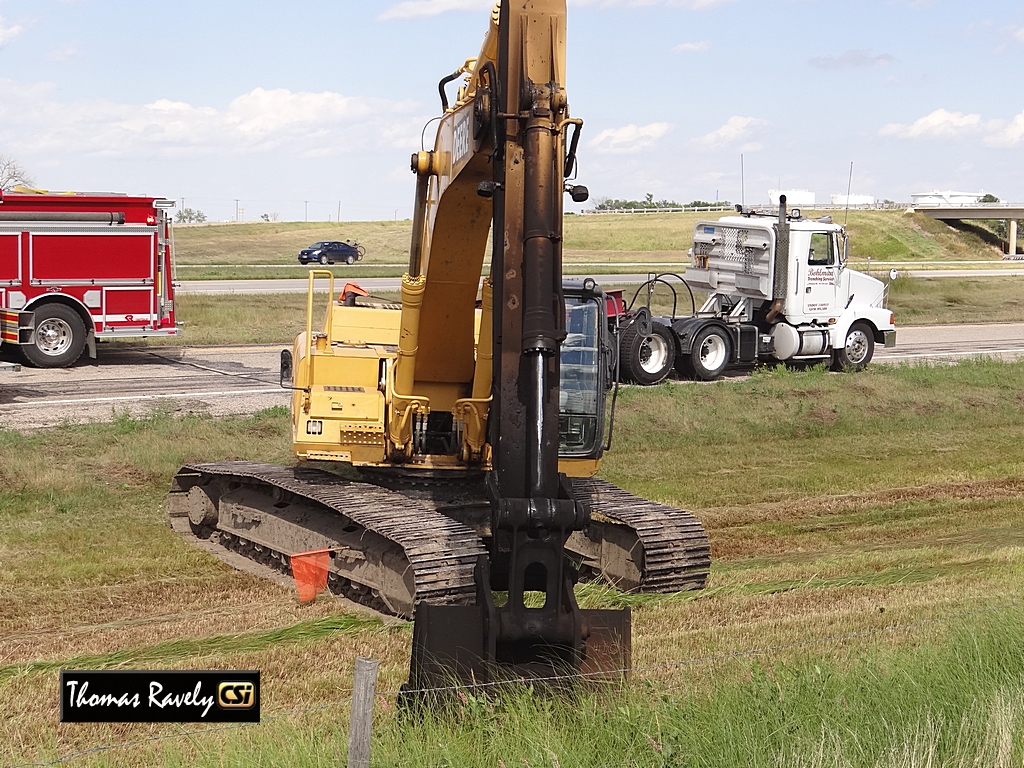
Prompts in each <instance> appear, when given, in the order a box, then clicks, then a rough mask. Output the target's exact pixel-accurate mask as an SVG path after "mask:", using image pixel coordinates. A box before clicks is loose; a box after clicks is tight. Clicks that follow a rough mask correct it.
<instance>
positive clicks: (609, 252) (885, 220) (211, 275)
mask: <svg viewBox="0 0 1024 768" xmlns="http://www.w3.org/2000/svg"><path fill="white" fill-rule="evenodd" d="M809 213H810V215H813V216H819V215H826V214H831V215H832V216H833V218H834V219H835V220H836V221H838V222H842V221H845V220H846V213H845V212H843V211H831V212H827V211H813V212H809ZM720 215H721V214H718V213H714V214H710V213H707V212H704V213H675V214H654V215H642V216H640V215H587V216H566V217H565V220H564V237H565V240H564V248H565V261H566V263H567V271H568V272H572V273H576V274H582V273H584V272H586V271H587V270H588V268H589V269H590V270H592V271H595V272H601V271H604V270H605V269H611V268H615V267H614V265H615V264H616V263H629V262H637V261H643V262H645V263H650V264H659V263H663V264H678V263H684V264H685V263H686V262H688V261H689V259H688V257H687V255H686V253H687V250H688V249H689V247H690V246H691V244H692V238H693V227H694V225H695V224H696V223H697V221H699V220H701V219H717V218H719V216H720ZM989 225H990V222H972V223H967V224H960V223H955V222H954V225H950V224H947V223H945V222H941V221H936V220H934V219H930V218H928V217H927V216H924V215H923V214H906V213H904V212H903V211H850V212H849V223H848V230H849V232H850V244H851V251H850V258H851V260H852V263H853V265H854V266H857V265H861V264H866V263H867V259H868V258H869V257H870V258H871V260H872V261H873V262H875V263H878V262H900V263H902V262H907V263H914V262H922V261H933V262H940V263H941V262H952V261H987V260H993V259H999V258H1001V256H1002V252H1001V250H1000V247H999V238H998V236H997V235H996V234H995V233H994V231H993V229H992V228H991V227H990V226H989ZM411 226H412V225H411V222H409V221H408V220H403V221H394V222H391V221H374V222H342V223H340V224H338V223H323V222H320V223H313V222H309V223H304V222H282V223H277V222H267V223H252V224H225V225H215V226H213V225H211V226H200V227H179V228H178V229H177V230H176V231H175V243H176V248H177V254H178V263H179V265H180V266H181V269H180V272H179V279H183V280H187V279H244V278H258V277H264V278H280V277H300V276H301V275H302V274H303V270H302V269H301V268H300V267H299V265H298V263H297V261H296V255H297V254H298V252H299V250H301V249H302V248H305V247H306V246H308V245H310V244H312V243H314V242H316V241H318V240H357V241H359V242H360V243H361V244H362V245H364V246H365V247H366V257H365V259H364V260H363V261H362V262H360V263H358V264H356V265H353V266H352V267H344V266H337V267H335V268H334V269H335V273H336V274H337V275H339V276H343V277H344V276H358V277H368V276H394V275H400V274H401V273H402V265H404V264H406V263H407V262H408V253H409V250H408V249H409V239H410V231H411ZM253 265H276V266H274V267H273V268H266V267H265V266H263V267H256V266H253ZM382 265H398V266H397V267H396V266H382ZM606 265H608V266H606ZM623 269H627V270H631V271H633V270H634V268H632V267H623ZM639 271H643V270H642V269H640V270H639Z"/></svg>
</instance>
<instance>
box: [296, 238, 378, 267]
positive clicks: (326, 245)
mask: <svg viewBox="0 0 1024 768" xmlns="http://www.w3.org/2000/svg"><path fill="white" fill-rule="evenodd" d="M365 254H366V249H365V248H363V246H361V245H360V244H359V243H351V242H349V241H348V240H346V241H345V242H344V243H342V242H339V241H337V240H324V241H322V242H319V243H313V244H312V245H311V246H309V248H303V249H302V250H301V251H299V263H300V264H309V263H311V262H318V263H320V264H325V265H326V264H334V263H335V262H338V261H342V262H344V263H346V264H355V263H356V262H357V261H359V260H360V259H361V258H363V256H364V255H365Z"/></svg>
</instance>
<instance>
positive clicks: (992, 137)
mask: <svg viewBox="0 0 1024 768" xmlns="http://www.w3.org/2000/svg"><path fill="white" fill-rule="evenodd" d="M989 127H990V129H991V132H990V133H989V135H988V136H986V137H985V143H986V144H988V145H989V146H990V147H1015V146H1017V145H1018V144H1020V143H1021V141H1022V140H1024V112H1021V113H1020V114H1019V115H1016V116H1015V117H1014V118H1013V120H1010V121H1009V122H1006V121H1004V120H993V121H991V122H990V123H989Z"/></svg>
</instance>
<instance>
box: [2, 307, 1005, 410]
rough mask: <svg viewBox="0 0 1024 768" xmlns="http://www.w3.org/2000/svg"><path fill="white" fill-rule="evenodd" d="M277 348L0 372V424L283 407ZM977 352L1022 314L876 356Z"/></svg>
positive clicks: (927, 336)
mask: <svg viewBox="0 0 1024 768" xmlns="http://www.w3.org/2000/svg"><path fill="white" fill-rule="evenodd" d="M281 348H282V345H268V346H235V347H227V346H225V347H145V348H143V347H140V348H134V349H129V348H113V349H107V348H101V349H100V357H99V359H98V360H97V361H89V360H86V361H83V362H81V363H79V364H78V365H76V366H75V367H73V368H65V369H57V370H36V369H32V368H27V367H25V368H22V369H21V371H20V372H17V373H14V372H11V373H2V374H0V427H5V428H8V429H17V430H33V429H39V428H43V427H50V426H56V425H58V424H61V423H65V422H71V423H74V422H88V421H109V420H110V419H111V418H112V417H113V416H114V415H116V414H118V413H123V412H127V413H131V414H133V415H146V414H148V413H151V412H152V411H153V410H154V409H158V410H163V411H166V412H169V413H176V414H185V413H198V414H208V415H211V416H222V415H231V414H235V415H238V414H251V413H255V412H256V411H259V410H261V409H264V408H270V407H272V406H284V407H288V405H289V402H290V393H289V392H288V391H287V390H283V389H281V388H280V386H279V382H278V361H279V355H280V350H281ZM974 355H989V356H992V357H997V358H1000V359H1004V360H1018V359H1024V323H986V324H978V325H931V326H905V327H901V328H900V329H899V331H898V346H897V347H896V348H894V349H882V348H877V349H876V352H875V363H876V364H885V363H902V362H920V361H936V362H940V361H941V362H955V361H957V360H962V359H964V358H965V357H971V356H974ZM837 375H842V374H837ZM730 378H735V377H730Z"/></svg>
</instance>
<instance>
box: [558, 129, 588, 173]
mask: <svg viewBox="0 0 1024 768" xmlns="http://www.w3.org/2000/svg"><path fill="white" fill-rule="evenodd" d="M582 131H583V128H582V127H581V125H580V124H579V123H577V124H576V130H575V131H573V132H572V141H571V142H569V154H568V155H566V157H565V170H564V171H563V173H562V175H563V176H564V177H565V178H567V179H568V178H569V177H570V176H572V175H573V173H575V171H576V147H577V146H579V143H580V133H581V132H582Z"/></svg>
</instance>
